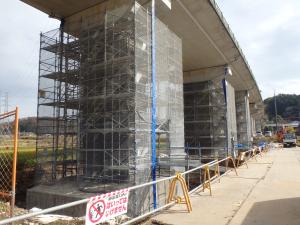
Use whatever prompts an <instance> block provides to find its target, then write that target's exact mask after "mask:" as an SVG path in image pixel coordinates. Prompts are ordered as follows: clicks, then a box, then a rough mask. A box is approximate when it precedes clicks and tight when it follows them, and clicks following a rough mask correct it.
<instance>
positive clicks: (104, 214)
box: [85, 189, 129, 225]
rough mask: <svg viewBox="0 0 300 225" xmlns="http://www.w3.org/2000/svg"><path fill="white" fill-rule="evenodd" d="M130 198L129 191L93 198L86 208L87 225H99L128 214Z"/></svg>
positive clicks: (124, 190) (123, 190)
mask: <svg viewBox="0 0 300 225" xmlns="http://www.w3.org/2000/svg"><path fill="white" fill-rule="evenodd" d="M128 198H129V190H128V189H122V190H119V191H114V192H111V193H107V194H102V195H99V196H95V197H91V198H90V200H89V202H88V203H87V206H86V216H85V224H87V225H94V224H99V223H103V222H105V221H107V220H109V219H112V218H115V217H117V216H120V215H123V214H126V213H127V206H128Z"/></svg>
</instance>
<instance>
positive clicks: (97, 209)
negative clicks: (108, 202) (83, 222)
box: [89, 200, 105, 223]
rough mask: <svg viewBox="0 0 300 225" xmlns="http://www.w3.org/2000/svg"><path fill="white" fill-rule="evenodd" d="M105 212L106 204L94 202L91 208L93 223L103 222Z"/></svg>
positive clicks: (101, 201)
mask: <svg viewBox="0 0 300 225" xmlns="http://www.w3.org/2000/svg"><path fill="white" fill-rule="evenodd" d="M104 212H105V202H104V201H103V200H99V201H97V202H94V203H93V204H92V205H91V206H90V208H89V219H90V221H91V222H92V223H97V222H99V221H100V220H101V218H102V217H103V215H104Z"/></svg>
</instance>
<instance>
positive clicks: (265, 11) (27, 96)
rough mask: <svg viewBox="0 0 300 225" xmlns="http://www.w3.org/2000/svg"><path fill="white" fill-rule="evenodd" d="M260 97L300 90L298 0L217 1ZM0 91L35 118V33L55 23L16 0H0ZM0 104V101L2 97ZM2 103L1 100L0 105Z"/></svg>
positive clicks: (37, 41)
mask: <svg viewBox="0 0 300 225" xmlns="http://www.w3.org/2000/svg"><path fill="white" fill-rule="evenodd" d="M216 1H217V3H218V5H219V7H220V8H221V10H222V12H223V14H224V16H225V18H226V20H227V22H228V23H229V25H230V27H231V29H232V31H233V32H234V34H235V37H236V39H237V40H238V42H239V44H240V46H241V48H242V49H243V52H244V54H245V56H246V58H247V60H248V62H249V64H250V66H251V68H252V71H253V73H254V76H255V78H256V80H257V83H258V85H259V87H260V89H261V91H262V92H261V93H262V96H263V98H267V97H270V96H272V95H273V94H274V91H275V90H276V93H287V94H300V88H299V87H300V75H299V72H298V71H299V67H300V26H299V21H300V1H299V0H285V1H282V0H263V1H259V0H254V1H253V0H216ZM0 2H1V7H0V21H1V22H0V68H1V69H0V92H1V93H2V95H3V94H4V93H5V92H8V96H9V106H10V108H13V107H14V106H16V105H19V106H20V111H21V116H22V117H25V116H35V115H36V102H37V85H38V58H39V34H40V32H45V31H48V30H51V29H54V28H57V27H58V26H59V22H58V21H57V20H54V19H50V18H49V17H48V16H47V15H46V14H44V13H42V12H39V11H38V10H36V9H34V8H32V7H30V6H28V5H26V4H24V3H22V2H21V1H18V0H10V1H5V0H0ZM2 102H3V99H2ZM2 104H3V103H2Z"/></svg>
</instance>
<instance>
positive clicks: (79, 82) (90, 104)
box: [37, 1, 185, 214]
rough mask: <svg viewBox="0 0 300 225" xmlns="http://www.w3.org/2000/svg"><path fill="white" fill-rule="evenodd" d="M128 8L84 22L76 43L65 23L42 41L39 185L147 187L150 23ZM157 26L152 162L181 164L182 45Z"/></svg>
mask: <svg viewBox="0 0 300 225" xmlns="http://www.w3.org/2000/svg"><path fill="white" fill-rule="evenodd" d="M130 2H132V4H129V5H126V6H124V5H123V6H122V7H120V8H115V9H113V10H107V11H105V15H103V16H99V18H101V19H94V17H93V15H92V16H91V17H90V18H88V19H85V20H83V22H82V23H81V25H80V30H79V31H76V32H74V31H72V32H71V33H72V34H74V36H73V35H71V34H69V33H70V29H69V28H68V27H64V26H63V25H64V24H62V26H61V28H60V29H58V30H54V31H51V32H48V33H45V34H41V53H40V76H39V99H38V130H37V133H38V134H37V136H38V140H37V161H38V168H39V169H38V181H39V183H43V184H45V183H46V184H55V183H56V182H58V181H59V180H61V179H63V178H67V177H69V178H70V179H73V178H74V179H75V178H76V180H77V184H78V187H79V189H80V190H81V191H85V192H97V193H99V192H107V191H113V190H115V189H120V188H123V187H128V186H132V185H136V184H141V183H145V182H148V181H150V180H151V135H150V134H151V85H152V83H151V63H152V62H151V16H150V12H149V11H148V10H147V8H144V7H142V6H141V5H139V4H138V3H137V2H136V1H130ZM156 23H157V26H156V27H157V28H156V29H157V30H156V31H155V32H156V39H157V40H156V42H157V43H156V46H157V61H156V64H157V66H156V67H157V71H156V72H157V78H156V79H157V81H158V82H157V84H156V89H157V99H156V104H157V128H156V132H157V134H158V137H159V138H158V141H157V142H158V143H157V145H158V151H157V157H159V156H161V155H167V156H168V157H170V156H172V155H181V156H182V157H184V156H185V152H184V148H183V146H184V130H183V126H184V122H183V87H182V83H183V81H182V79H183V76H182V46H181V40H180V39H179V38H178V37H177V36H176V35H175V34H174V33H173V32H172V31H170V30H169V29H168V28H167V27H166V26H165V25H164V24H163V23H162V22H160V21H159V20H158V19H157V21H156ZM68 26H69V25H68ZM75 34H76V35H75ZM178 146H181V148H175V147H178ZM164 166H165V169H166V170H169V171H171V170H172V171H173V172H174V173H175V170H177V169H179V168H178V166H177V167H176V166H175V165H164ZM181 170H184V167H183V168H181ZM164 192H165V190H164ZM160 194H161V192H159V193H158V195H160ZM163 196H166V194H165V193H164V194H163ZM132 198H135V201H133V203H135V204H139V205H136V207H134V208H136V209H138V210H144V209H143V208H145V207H146V208H147V207H148V209H149V206H150V205H151V204H152V197H151V191H150V189H149V187H147V188H145V189H141V190H139V192H135V193H133V194H132ZM137 198H140V199H141V198H144V200H143V201H136V199H137ZM163 201H164V200H162V202H163ZM138 202H139V203H138ZM145 210H146V209H145ZM133 214H136V212H134V213H133Z"/></svg>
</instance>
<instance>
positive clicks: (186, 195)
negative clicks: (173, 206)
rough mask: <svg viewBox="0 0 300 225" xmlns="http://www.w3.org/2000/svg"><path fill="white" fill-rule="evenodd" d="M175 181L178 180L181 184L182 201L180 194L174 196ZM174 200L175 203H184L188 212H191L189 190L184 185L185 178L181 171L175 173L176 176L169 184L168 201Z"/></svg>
mask: <svg viewBox="0 0 300 225" xmlns="http://www.w3.org/2000/svg"><path fill="white" fill-rule="evenodd" d="M177 181H179V183H180V185H181V188H182V192H183V196H184V198H185V201H183V200H182V198H181V197H180V196H176V197H175V196H174V192H175V187H176V183H177ZM174 200H175V202H176V203H177V204H186V206H187V210H188V212H189V213H190V212H192V204H191V200H190V196H189V191H188V188H187V186H186V182H185V179H184V178H183V176H182V174H181V173H177V174H176V177H175V178H174V179H173V180H172V182H171V185H170V191H169V196H168V203H171V202H172V201H174Z"/></svg>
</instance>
